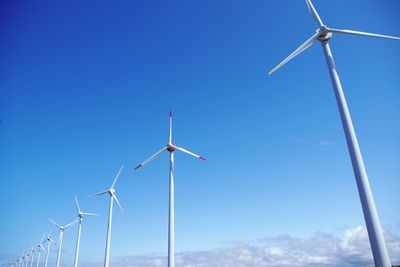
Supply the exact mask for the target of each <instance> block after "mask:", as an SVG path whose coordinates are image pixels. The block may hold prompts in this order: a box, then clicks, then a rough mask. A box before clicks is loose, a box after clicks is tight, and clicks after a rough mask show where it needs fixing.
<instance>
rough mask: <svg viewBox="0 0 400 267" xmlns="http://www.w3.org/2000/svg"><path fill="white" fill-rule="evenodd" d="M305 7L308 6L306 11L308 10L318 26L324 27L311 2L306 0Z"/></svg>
mask: <svg viewBox="0 0 400 267" xmlns="http://www.w3.org/2000/svg"><path fill="white" fill-rule="evenodd" d="M306 3H307V6H308V10H310V13H311V15H312V16H313V17H314V19H315V20H316V21H317V23H318V25H319V26H322V25H324V24H323V23H322V20H321V18H320V17H319V15H318V12H317V10H316V9H315V7H314V5H313V3H312V2H311V0H306Z"/></svg>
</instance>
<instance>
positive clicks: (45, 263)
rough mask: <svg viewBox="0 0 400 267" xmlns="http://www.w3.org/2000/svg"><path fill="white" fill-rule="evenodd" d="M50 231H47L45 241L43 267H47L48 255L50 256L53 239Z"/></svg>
mask: <svg viewBox="0 0 400 267" xmlns="http://www.w3.org/2000/svg"><path fill="white" fill-rule="evenodd" d="M50 233H51V230H50V231H49V234H48V235H47V238H46V241H47V251H46V260H45V262H44V267H47V263H48V262H49V254H50V245H51V242H53V239H52V238H51V234H50Z"/></svg>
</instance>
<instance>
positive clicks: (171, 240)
mask: <svg viewBox="0 0 400 267" xmlns="http://www.w3.org/2000/svg"><path fill="white" fill-rule="evenodd" d="M175 150H179V151H182V152H184V153H186V154H189V155H191V156H193V157H196V158H198V159H201V160H206V159H205V158H203V157H202V156H199V155H197V154H194V153H192V152H190V151H189V150H186V149H184V148H182V147H178V146H177V145H176V144H174V143H173V142H172V112H170V113H169V138H168V144H167V145H166V146H165V147H163V148H162V149H160V150H159V151H158V152H156V153H155V154H154V155H152V156H151V157H150V158H148V159H146V160H145V161H143V162H142V163H140V164H139V165H138V166H136V168H135V170H137V169H139V168H140V167H142V166H144V165H145V164H147V163H149V162H150V161H152V160H153V159H155V158H157V157H158V156H160V155H161V154H162V153H163V152H164V151H168V152H169V216H168V217H169V223H168V267H174V266H175V252H174V250H175V225H174V219H175V215H174V152H175Z"/></svg>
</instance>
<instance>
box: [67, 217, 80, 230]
mask: <svg viewBox="0 0 400 267" xmlns="http://www.w3.org/2000/svg"><path fill="white" fill-rule="evenodd" d="M77 222H78V220H77V219H75V220H74V221H73V222H72V223H69V224H67V225H64V229H67V228H69V227H71V226H72V225H74V224H76V223H77Z"/></svg>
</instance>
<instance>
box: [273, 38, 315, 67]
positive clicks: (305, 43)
mask: <svg viewBox="0 0 400 267" xmlns="http://www.w3.org/2000/svg"><path fill="white" fill-rule="evenodd" d="M317 36H318V33H316V34H314V35H313V36H311V38H310V39H308V40H307V41H305V42H304V43H303V44H302V45H301V46H299V48H297V49H296V50H294V51H293V52H292V53H291V54H290V55H289V56H288V57H287V58H285V59H284V60H283V61H282V62H281V63H279V64H278V65H277V66H276V67H275V68H273V69H272V70H271V71H270V72H269V73H268V74H269V75H271V74H272V73H274V72H275V71H277V70H278V69H279V68H280V67H282V66H283V65H285V64H286V63H288V62H289V61H290V60H292V59H293V58H294V57H296V56H297V55H298V54H300V53H301V52H303V51H304V50H306V49H307V48H309V47H310V46H311V45H312V44H313V43H314V41H315V38H316V37H317Z"/></svg>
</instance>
